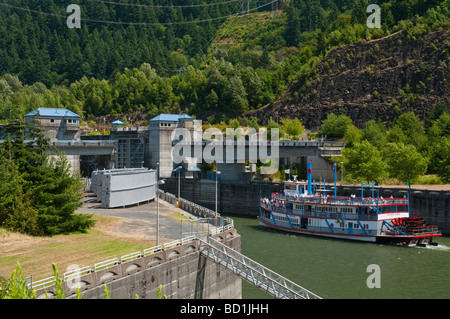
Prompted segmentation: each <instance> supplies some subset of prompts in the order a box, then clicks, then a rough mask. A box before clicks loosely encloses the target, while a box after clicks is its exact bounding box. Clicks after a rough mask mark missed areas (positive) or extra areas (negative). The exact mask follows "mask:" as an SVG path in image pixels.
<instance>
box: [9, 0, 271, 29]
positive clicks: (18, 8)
mask: <svg viewBox="0 0 450 319" xmlns="http://www.w3.org/2000/svg"><path fill="white" fill-rule="evenodd" d="M276 1H278V0H272V1H270V2H267V3H265V4H264V5H262V6H259V7H255V8H252V9H249V10H244V11H242V12H238V13H236V14H234V15H233V14H232V15H227V16H221V17H215V18H209V19H202V20H192V21H178V22H123V21H108V20H97V19H90V18H81V17H80V20H81V21H84V22H93V23H105V24H116V25H117V24H118V25H142V26H146V25H180V24H191V23H203V22H209V21H215V20H222V19H228V18H230V17H232V16H238V15H242V14H246V13H249V12H251V11H256V10H258V9H260V8H263V7H265V6H267V5H269V4H272V3H274V2H276ZM0 6H4V7H8V8H11V9H16V10H21V11H27V12H32V13H38V14H43V15H47V16H53V17H58V18H64V19H66V18H67V16H64V15H61V14H56V13H50V12H44V11H38V10H33V9H28V8H23V7H18V6H13V5H10V4H7V3H2V2H0Z"/></svg>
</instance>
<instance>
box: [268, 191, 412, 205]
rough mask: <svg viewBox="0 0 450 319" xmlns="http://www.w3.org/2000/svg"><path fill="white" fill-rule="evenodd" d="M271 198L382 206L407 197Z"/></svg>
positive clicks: (403, 202) (402, 202)
mask: <svg viewBox="0 0 450 319" xmlns="http://www.w3.org/2000/svg"><path fill="white" fill-rule="evenodd" d="M272 198H273V199H276V200H285V201H290V202H295V203H300V204H327V205H345V206H349V205H351V206H384V205H408V199H407V198H385V199H378V198H374V197H368V198H361V197H355V198H351V197H344V196H337V197H336V198H334V197H324V196H308V197H306V196H305V197H302V196H292V195H285V194H281V193H272Z"/></svg>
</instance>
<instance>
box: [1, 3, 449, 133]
mask: <svg viewBox="0 0 450 319" xmlns="http://www.w3.org/2000/svg"><path fill="white" fill-rule="evenodd" d="M373 2H375V3H378V4H380V6H381V8H382V28H381V29H369V28H368V27H367V26H366V24H365V22H366V18H367V13H366V8H367V5H368V1H367V0H334V1H333V0H307V1H300V0H290V1H287V2H286V3H285V4H284V8H283V10H275V11H271V9H272V8H273V6H272V1H267V2H265V1H249V2H244V1H233V0H227V1H224V0H213V1H208V2H206V1H200V0H196V1H194V0H192V1H189V2H186V1H176V0H173V1H169V0H159V1H150V0H148V1H145V0H142V1H131V0H123V1H121V2H118V1H100V0H95V1H94V0H90V1H87V0H86V1H79V2H78V4H79V5H80V7H81V12H82V19H85V20H82V27H81V28H80V29H69V28H68V27H67V26H66V17H67V16H68V13H66V7H67V5H69V2H66V1H64V2H61V3H60V2H56V1H53V0H48V1H45V2H43V1H35V0H33V1H21V0H10V1H8V4H7V5H5V3H0V119H2V121H3V122H6V121H10V120H14V119H17V118H20V117H21V116H23V115H24V114H25V113H26V112H28V111H30V110H32V109H35V108H37V107H66V108H69V109H71V110H73V111H75V112H77V113H79V114H82V115H83V116H84V117H85V119H91V118H94V117H98V116H102V115H108V114H121V113H128V114H134V113H135V112H136V111H138V110H139V111H140V112H139V113H140V114H145V115H146V117H147V118H151V117H152V116H154V115H156V114H158V113H160V112H167V113H177V112H180V111H184V112H187V113H190V114H192V115H194V116H197V118H202V119H204V120H209V121H210V122H215V121H219V120H228V119H230V118H236V117H241V116H242V115H243V114H245V113H246V112H249V111H252V110H256V109H259V108H261V107H263V106H265V105H271V104H272V103H273V102H274V101H277V100H278V102H279V101H280V100H279V98H280V97H283V98H284V100H283V101H284V102H286V103H288V102H289V101H292V100H293V99H298V98H299V94H300V95H301V97H302V98H311V93H309V92H306V91H305V92H306V93H305V92H304V91H302V90H298V91H297V93H296V94H297V95H296V96H295V95H292V96H290V95H289V94H287V95H286V94H285V95H283V92H286V89H287V88H288V87H291V88H292V87H295V88H303V87H306V88H307V87H309V86H310V85H311V81H313V80H317V73H318V70H317V66H318V65H319V63H320V62H321V61H322V59H323V57H324V56H326V54H327V53H329V52H332V50H333V49H334V48H337V47H341V46H344V45H348V44H354V43H358V42H365V41H371V40H374V39H380V38H382V37H385V36H389V35H391V34H393V33H395V32H398V31H401V30H404V31H405V32H407V33H408V35H410V36H418V35H422V34H427V33H429V32H431V31H433V30H438V29H439V28H447V27H448V26H449V24H450V23H449V20H450V19H449V12H450V10H449V5H450V2H449V1H448V0H445V1H438V0H432V1H426V0H389V1H382V0H379V1H373ZM247 4H249V7H248V9H249V14H244V13H246V12H247ZM260 11H262V12H260ZM227 16H230V17H229V18H227V19H226V17H227ZM93 20H95V22H94V21H93ZM393 45H396V44H395V43H394V44H393ZM345 58H346V59H349V61H348V63H341V66H340V69H339V72H345V71H346V67H347V66H350V65H351V64H352V62H353V60H352V59H353V58H356V57H352V56H351V55H349V56H346V57H345ZM442 62H443V63H446V61H445V60H443V61H442ZM333 70H334V69H333ZM333 72H334V71H333ZM337 85H339V86H341V87H342V86H345V85H346V83H339V84H337ZM414 89H415V88H414ZM422 89H425V90H426V88H422ZM288 92H289V91H288ZM290 92H291V93H292V94H294V92H293V91H290ZM321 93H322V94H323V92H321ZM300 101H302V100H300ZM317 102H318V104H319V105H318V107H320V102H321V101H320V100H318V101H317ZM289 114H290V113H289V112H287V113H286V116H287V115H289ZM304 124H305V126H307V127H308V126H309V124H308V123H304Z"/></svg>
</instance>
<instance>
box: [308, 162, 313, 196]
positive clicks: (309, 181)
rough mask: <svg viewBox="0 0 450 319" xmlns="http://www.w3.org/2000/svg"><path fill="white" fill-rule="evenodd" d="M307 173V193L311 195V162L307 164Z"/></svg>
mask: <svg viewBox="0 0 450 319" xmlns="http://www.w3.org/2000/svg"><path fill="white" fill-rule="evenodd" d="M307 174H308V195H311V194H312V190H311V182H312V181H311V179H312V164H311V163H308V164H307Z"/></svg>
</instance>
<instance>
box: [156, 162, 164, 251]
mask: <svg viewBox="0 0 450 319" xmlns="http://www.w3.org/2000/svg"><path fill="white" fill-rule="evenodd" d="M162 184H164V181H163V180H159V162H158V163H156V246H159V193H158V191H159V185H162Z"/></svg>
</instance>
